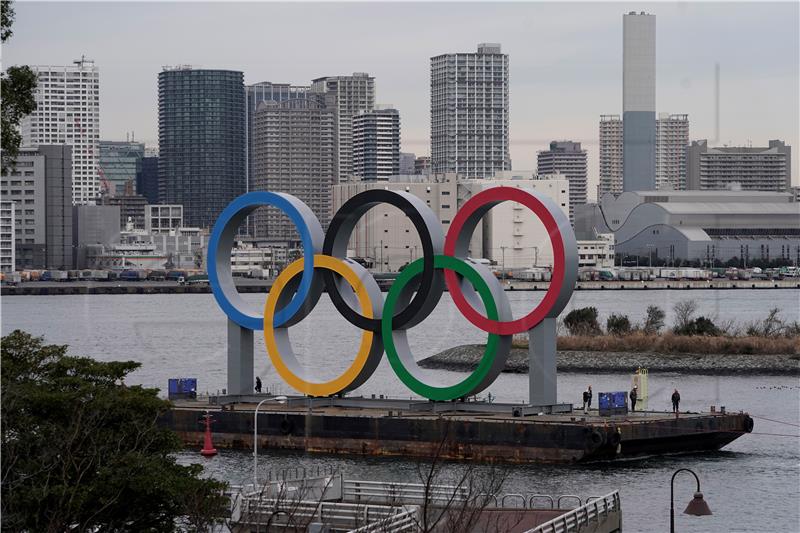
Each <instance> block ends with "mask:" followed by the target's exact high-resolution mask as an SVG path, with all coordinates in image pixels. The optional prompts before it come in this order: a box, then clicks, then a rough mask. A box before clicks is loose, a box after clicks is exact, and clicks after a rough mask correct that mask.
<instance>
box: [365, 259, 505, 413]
mask: <svg viewBox="0 0 800 533" xmlns="http://www.w3.org/2000/svg"><path fill="white" fill-rule="evenodd" d="M433 266H434V268H441V269H448V270H453V271H455V272H457V273H458V274H461V275H462V276H464V277H465V278H466V279H467V280H468V281H469V282H470V283H472V286H473V287H475V288H476V289H477V292H478V295H479V296H480V297H481V300H482V301H483V305H484V306H485V307H486V315H487V316H488V317H489V319H490V320H497V319H498V312H497V304H496V302H495V301H494V296H493V295H492V291H491V289H489V286H488V285H487V284H486V282H485V281H484V280H483V278H481V276H480V274H478V273H477V272H476V271H475V270H474V269H473V268H472V267H471V266H469V264H468V263H466V262H464V261H462V260H461V259H457V258H455V257H451V256H447V255H436V256H434V261H433ZM422 267H423V265H422V258H420V259H417V260H416V261H414V262H413V263H411V264H410V265H408V266H407V267H406V268H404V269H403V271H402V272H401V273H400V275H399V276H397V279H395V281H394V283H392V287H391V288H390V289H389V294H387V295H386V302H385V303H384V304H383V314H382V318H381V336H382V337H383V343H384V349H385V350H386V355H387V356H388V358H389V363H390V364H391V365H392V369H393V370H394V372H395V374H397V377H399V378H400V381H402V382H403V384H405V386H406V387H408V388H409V389H411V390H412V391H414V392H415V393H417V394H419V395H420V396H423V397H425V398H428V399H429V400H436V401H449V400H455V399H457V398H464V397H466V396H470V395H471V394H473V390H474V388H475V386H476V385H477V384H479V383H480V382H481V380H482V379H483V378H484V377H485V376H486V374H487V373H488V372H489V370H490V369H491V367H492V363H493V362H494V358H495V355H496V350H497V343H498V342H499V336H498V335H495V334H489V339H488V340H487V341H486V349H485V350H484V352H483V357H481V360H480V362H479V363H478V367H477V368H476V369H475V370H474V371H473V372H472V373H471V374H470V375H469V376H467V377H466V378H465V379H464V380H462V381H460V382H459V383H456V384H455V385H451V386H449V387H437V386H434V385H428V384H427V383H423V382H422V381H420V380H418V379H417V378H415V377H414V376H413V375H412V374H411V373H410V372H409V371H408V370H407V369H406V367H405V366H404V365H403V362H402V361H401V359H400V356H399V355H398V353H397V348H396V347H395V345H394V338H393V337H392V335H393V333H394V332H393V331H392V317H393V316H394V307H395V305H396V304H397V299H398V298H399V297H400V292H401V291H402V289H403V287H405V286H406V284H408V283H409V282H410V281H411V280H412V279H413V278H414V277H415V276H416V275H418V274H420V273H421V272H422Z"/></svg>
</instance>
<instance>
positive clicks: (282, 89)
mask: <svg viewBox="0 0 800 533" xmlns="http://www.w3.org/2000/svg"><path fill="white" fill-rule="evenodd" d="M309 89H310V87H309V86H303V85H292V84H290V83H272V82H269V81H262V82H259V83H254V84H253V85H248V86H247V87H245V91H246V96H247V110H246V115H247V132H246V135H247V161H246V165H247V184H248V185H247V186H248V189H247V190H255V189H254V188H253V169H252V166H253V164H252V162H253V124H254V122H255V116H256V111H257V110H258V105H259V104H260V103H261V102H285V101H287V100H305V98H306V94H307V93H308V91H309Z"/></svg>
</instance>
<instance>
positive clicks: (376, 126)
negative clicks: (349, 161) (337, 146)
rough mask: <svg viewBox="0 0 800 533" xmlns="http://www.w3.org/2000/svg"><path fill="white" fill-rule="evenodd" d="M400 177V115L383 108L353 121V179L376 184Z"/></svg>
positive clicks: (364, 113)
mask: <svg viewBox="0 0 800 533" xmlns="http://www.w3.org/2000/svg"><path fill="white" fill-rule="evenodd" d="M413 157H414V155H413V154H411V158H412V161H411V167H412V172H413V166H414V163H413ZM400 173H401V172H400V113H398V112H397V110H396V109H392V108H390V107H387V108H379V109H374V110H373V111H363V112H361V113H359V114H358V115H356V116H355V117H353V175H354V176H355V177H357V178H360V179H362V180H379V179H388V178H389V176H392V175H395V174H400ZM410 173H411V172H409V174H410Z"/></svg>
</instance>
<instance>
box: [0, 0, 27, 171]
mask: <svg viewBox="0 0 800 533" xmlns="http://www.w3.org/2000/svg"><path fill="white" fill-rule="evenodd" d="M0 11H1V12H2V13H1V14H0V37H2V42H3V43H5V42H6V41H7V40H8V39H9V38H10V37H11V35H12V34H13V31H12V30H11V25H12V24H13V23H14V8H13V7H12V6H11V2H10V1H7V0H0ZM1 78H2V80H1V81H0V83H2V87H0V89H1V91H0V94H2V125H1V127H2V131H0V135H2V152H3V153H2V158H1V159H2V172H3V173H5V172H7V171H8V168H9V167H11V166H13V162H14V161H15V160H16V158H17V155H18V154H19V145H20V143H21V142H22V136H21V135H20V133H19V130H18V127H19V123H20V121H21V120H22V119H23V117H25V116H26V115H30V114H31V113H33V111H34V110H35V109H36V99H35V97H34V91H35V90H36V74H35V73H34V72H33V71H32V70H31V69H30V67H27V66H14V67H9V68H8V70H6V71H5V72H3V73H2V76H1Z"/></svg>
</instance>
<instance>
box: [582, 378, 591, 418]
mask: <svg viewBox="0 0 800 533" xmlns="http://www.w3.org/2000/svg"><path fill="white" fill-rule="evenodd" d="M591 408H592V386H591V385H589V388H588V389H587V390H585V391H583V414H586V413H587V412H588V411H589V409H591Z"/></svg>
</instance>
